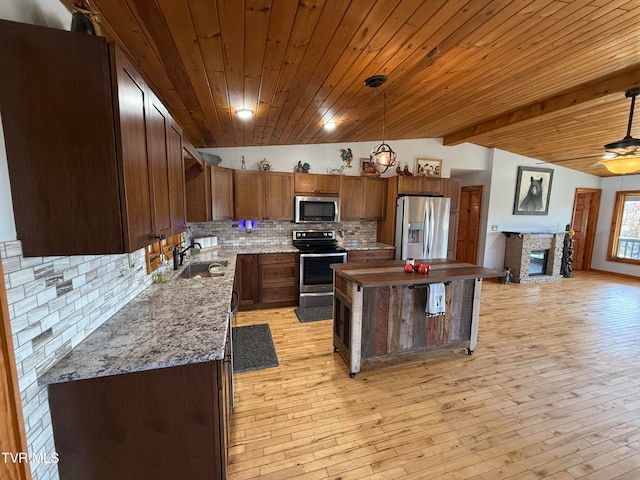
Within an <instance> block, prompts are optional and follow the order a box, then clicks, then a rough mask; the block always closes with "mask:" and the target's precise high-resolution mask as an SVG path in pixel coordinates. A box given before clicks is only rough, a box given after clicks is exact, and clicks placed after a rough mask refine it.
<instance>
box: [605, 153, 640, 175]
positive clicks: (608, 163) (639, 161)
mask: <svg viewBox="0 0 640 480" xmlns="http://www.w3.org/2000/svg"><path fill="white" fill-rule="evenodd" d="M599 163H600V165H603V166H604V167H605V168H606V169H607V170H609V171H610V172H611V173H615V174H617V175H625V174H628V173H636V172H638V171H640V156H636V157H631V156H628V157H617V158H612V159H609V160H604V159H603V160H600V162H599Z"/></svg>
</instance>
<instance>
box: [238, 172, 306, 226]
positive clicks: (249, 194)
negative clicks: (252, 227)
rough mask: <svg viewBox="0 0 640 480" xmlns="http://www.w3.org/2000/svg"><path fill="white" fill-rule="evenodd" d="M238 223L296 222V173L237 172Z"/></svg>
mask: <svg viewBox="0 0 640 480" xmlns="http://www.w3.org/2000/svg"><path fill="white" fill-rule="evenodd" d="M233 193H234V218H235V219H236V220H248V219H252V220H260V219H262V220H293V173H287V172H263V171H259V170H257V171H256V170H251V171H247V170H234V171H233Z"/></svg>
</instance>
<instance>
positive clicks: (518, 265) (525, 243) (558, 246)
mask: <svg viewBox="0 0 640 480" xmlns="http://www.w3.org/2000/svg"><path fill="white" fill-rule="evenodd" d="M502 233H503V234H504V235H505V236H506V237H507V246H506V249H505V255H504V257H505V258H504V266H505V268H509V269H510V270H511V276H512V279H513V281H514V282H516V283H537V282H548V281H550V280H558V279H560V278H562V275H561V274H560V267H561V265H562V249H563V246H564V236H565V234H566V233H567V232H565V231H562V232H558V231H552V230H548V231H546V230H528V231H525V230H523V231H503V232H502ZM535 250H549V255H548V258H547V268H546V271H547V274H546V275H529V267H530V260H531V252H532V251H535Z"/></svg>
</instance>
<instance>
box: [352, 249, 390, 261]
mask: <svg viewBox="0 0 640 480" xmlns="http://www.w3.org/2000/svg"><path fill="white" fill-rule="evenodd" d="M394 257H395V252H394V250H354V251H352V252H347V261H348V262H374V261H376V260H393V258H394Z"/></svg>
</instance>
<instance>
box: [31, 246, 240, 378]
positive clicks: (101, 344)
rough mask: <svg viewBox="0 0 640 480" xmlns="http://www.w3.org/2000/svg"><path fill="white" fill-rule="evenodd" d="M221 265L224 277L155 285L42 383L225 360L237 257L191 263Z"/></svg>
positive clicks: (218, 255) (202, 256) (220, 253)
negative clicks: (214, 263) (222, 265)
mask: <svg viewBox="0 0 640 480" xmlns="http://www.w3.org/2000/svg"><path fill="white" fill-rule="evenodd" d="M219 260H226V261H227V262H229V263H228V266H227V267H226V269H225V270H226V274H225V275H224V276H222V277H209V278H192V279H189V280H185V279H180V278H174V279H173V280H172V281H170V282H167V283H160V284H153V285H151V286H150V287H149V288H147V289H146V290H145V291H144V292H142V293H141V294H140V295H138V296H137V297H136V298H134V299H133V300H132V301H131V302H129V303H128V304H127V305H125V306H124V307H123V308H122V309H121V310H119V311H118V312H117V313H116V314H115V315H114V316H113V317H111V318H110V319H109V320H107V321H106V322H105V323H104V324H103V325H101V326H100V327H99V328H98V329H97V330H96V331H95V332H93V333H92V334H91V335H90V336H89V337H87V338H86V339H85V340H84V341H83V342H81V343H80V344H79V345H78V346H77V347H76V348H74V349H73V350H72V351H71V352H70V353H69V354H68V355H67V356H65V357H64V358H63V359H61V360H60V361H59V362H58V363H57V364H55V365H54V366H53V367H52V368H51V369H50V370H48V371H47V372H46V373H45V374H43V375H42V376H41V377H40V378H39V379H38V381H39V382H40V383H41V384H48V383H58V382H66V381H70V380H81V379H87V378H95V377H102V376H107V375H114V374H121V373H130V372H137V371H143V370H151V369H155V368H162V367H170V366H177V365H184V364H187V363H199V362H205V361H209V360H220V359H222V358H223V356H224V346H225V339H226V335H227V326H228V321H227V320H228V318H229V317H228V315H229V309H230V305H231V296H232V291H233V277H234V271H235V265H236V251H235V250H233V249H220V250H216V251H213V252H211V253H209V252H207V253H199V254H197V255H194V256H193V258H192V260H191V262H192V263H196V262H197V263H200V262H213V261H219ZM184 268H186V267H181V268H180V269H179V270H177V271H176V272H175V275H176V276H177V275H179V274H180V273H181V272H182V270H183V269H184Z"/></svg>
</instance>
